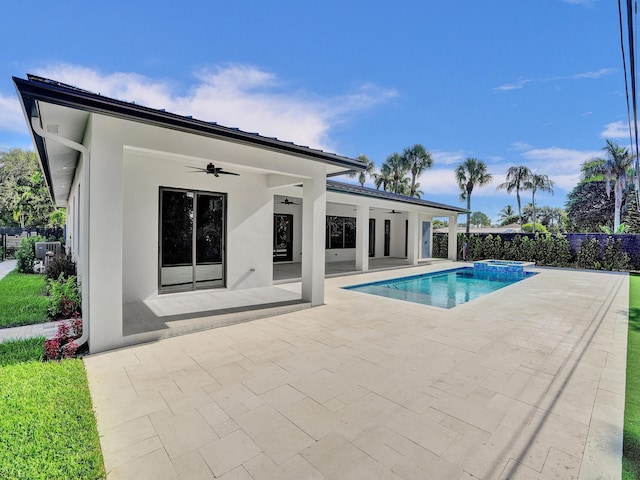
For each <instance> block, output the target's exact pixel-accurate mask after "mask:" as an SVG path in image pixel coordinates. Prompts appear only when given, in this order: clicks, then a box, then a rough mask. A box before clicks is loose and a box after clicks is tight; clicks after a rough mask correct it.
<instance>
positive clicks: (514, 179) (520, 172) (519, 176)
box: [496, 165, 531, 228]
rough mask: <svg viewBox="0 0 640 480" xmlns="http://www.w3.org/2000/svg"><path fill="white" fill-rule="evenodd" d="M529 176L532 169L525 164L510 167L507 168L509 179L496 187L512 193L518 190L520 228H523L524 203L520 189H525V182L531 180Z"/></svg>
mask: <svg viewBox="0 0 640 480" xmlns="http://www.w3.org/2000/svg"><path fill="white" fill-rule="evenodd" d="M529 177H531V170H529V168H528V167H526V166H525V165H517V166H515V167H509V169H508V170H507V181H506V182H504V183H501V184H500V185H498V186H497V187H496V190H506V191H507V193H511V192H513V191H514V190H515V191H516V198H517V199H518V220H519V222H520V228H522V204H521V203H520V191H521V190H525V188H524V185H525V182H526V181H527V180H529Z"/></svg>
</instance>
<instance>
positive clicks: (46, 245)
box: [36, 242, 62, 261]
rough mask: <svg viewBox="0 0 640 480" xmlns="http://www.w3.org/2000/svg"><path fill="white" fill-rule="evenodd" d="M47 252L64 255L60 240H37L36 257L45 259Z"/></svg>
mask: <svg viewBox="0 0 640 480" xmlns="http://www.w3.org/2000/svg"><path fill="white" fill-rule="evenodd" d="M47 252H52V253H53V256H54V257H55V256H58V255H62V245H61V244H60V242H36V258H37V259H39V260H43V261H44V260H45V259H46V258H47Z"/></svg>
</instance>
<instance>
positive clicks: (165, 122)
mask: <svg viewBox="0 0 640 480" xmlns="http://www.w3.org/2000/svg"><path fill="white" fill-rule="evenodd" d="M29 78H30V79H29V80H24V79H22V78H19V77H13V82H14V85H15V86H16V89H17V91H18V96H19V97H20V98H21V101H22V103H23V109H24V110H25V115H26V116H27V120H28V121H29V123H30V118H29V115H28V114H27V111H26V103H25V102H26V101H27V99H29V100H31V101H33V102H35V101H44V102H49V103H52V104H55V105H60V106H64V107H69V108H75V109H79V110H83V111H87V112H90V113H98V114H103V115H108V116H112V117H117V118H122V119H126V120H134V121H138V122H142V123H146V124H149V125H154V126H159V127H164V128H171V129H173V130H177V131H182V132H186V133H192V134H196V135H202V136H208V137H213V138H219V139H223V140H226V141H231V142H236V143H240V144H245V145H251V146H254V147H259V148H264V149H267V150H275V151H279V152H283V153H287V154H290V155H294V156H297V157H302V158H306V159H310V160H315V161H320V162H323V163H326V164H330V165H335V166H339V167H342V168H345V170H355V171H364V170H365V169H366V166H365V165H364V164H363V163H362V162H360V161H359V160H355V159H352V158H348V157H343V156H340V155H336V154H332V153H328V152H324V151H322V150H316V149H312V148H310V147H305V146H300V145H296V144H294V143H290V142H285V141H282V140H278V139H275V138H269V137H263V136H261V135H258V134H255V133H248V132H244V131H242V130H238V129H234V128H229V127H223V126H221V125H217V124H214V123H209V122H205V121H203V120H197V119H193V118H190V117H185V116H182V115H177V114H174V113H170V112H166V111H164V110H156V109H153V108H149V107H144V106H141V105H136V104H134V103H128V102H124V101H121V100H116V99H113V98H109V97H103V96H101V95H99V94H95V93H91V92H87V91H84V90H80V89H73V90H72V89H71V88H65V87H62V86H60V85H57V84H55V83H47V82H46V81H45V80H46V79H43V80H34V79H35V78H38V77H31V76H30V77H29ZM32 135H33V133H32ZM34 143H35V142H34Z"/></svg>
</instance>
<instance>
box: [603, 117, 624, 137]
mask: <svg viewBox="0 0 640 480" xmlns="http://www.w3.org/2000/svg"><path fill="white" fill-rule="evenodd" d="M600 138H629V124H628V123H627V122H623V121H618V122H611V123H607V124H606V125H605V126H604V130H603V131H602V132H600Z"/></svg>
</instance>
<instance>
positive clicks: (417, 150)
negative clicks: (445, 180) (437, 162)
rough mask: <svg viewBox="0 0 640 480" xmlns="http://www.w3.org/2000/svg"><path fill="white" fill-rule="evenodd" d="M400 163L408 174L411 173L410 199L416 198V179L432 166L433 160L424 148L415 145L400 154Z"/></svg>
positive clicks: (417, 144)
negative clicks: (401, 162)
mask: <svg viewBox="0 0 640 480" xmlns="http://www.w3.org/2000/svg"><path fill="white" fill-rule="evenodd" d="M402 161H403V163H404V165H405V167H406V168H407V170H408V171H409V172H411V189H410V191H409V196H410V197H415V196H416V188H417V187H416V178H418V177H419V176H420V175H422V173H423V172H424V171H425V170H427V169H429V168H431V167H432V166H433V158H431V154H430V153H429V152H428V151H427V149H426V148H424V146H422V145H420V144H419V143H416V144H415V145H414V146H413V147H407V148H405V149H404V151H403V152H402Z"/></svg>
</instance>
